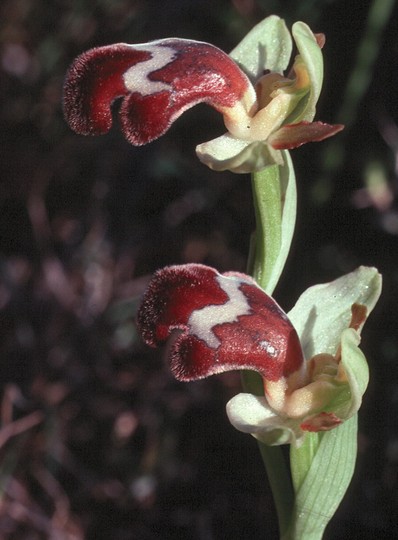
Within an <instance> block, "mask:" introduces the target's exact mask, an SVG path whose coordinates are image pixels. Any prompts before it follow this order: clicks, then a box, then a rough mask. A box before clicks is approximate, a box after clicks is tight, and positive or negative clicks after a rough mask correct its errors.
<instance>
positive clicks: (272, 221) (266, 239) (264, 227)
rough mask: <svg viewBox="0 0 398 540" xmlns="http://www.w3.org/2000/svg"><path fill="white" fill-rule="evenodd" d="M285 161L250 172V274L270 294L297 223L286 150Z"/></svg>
mask: <svg viewBox="0 0 398 540" xmlns="http://www.w3.org/2000/svg"><path fill="white" fill-rule="evenodd" d="M282 155H283V159H284V164H283V166H280V167H267V168H266V169H264V170H263V171H260V172H259V173H255V174H254V175H253V177H254V178H253V187H254V192H255V196H254V200H255V205H256V214H257V216H256V222H257V229H256V257H255V263H254V269H253V276H254V277H255V279H256V281H257V282H258V283H259V284H260V286H261V287H262V288H263V289H264V290H265V291H266V292H267V293H268V294H270V295H271V294H272V293H273V291H274V289H275V287H276V285H277V283H278V280H279V278H280V276H281V274H282V271H283V268H284V266H285V263H286V259H287V256H288V254H289V250H290V246H291V243H292V238H293V234H294V226H295V223H296V206H297V191H296V177H295V174H294V168H293V164H292V161H291V158H290V154H289V152H287V151H286V150H285V151H283V152H282Z"/></svg>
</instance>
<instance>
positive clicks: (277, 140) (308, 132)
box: [268, 122, 344, 150]
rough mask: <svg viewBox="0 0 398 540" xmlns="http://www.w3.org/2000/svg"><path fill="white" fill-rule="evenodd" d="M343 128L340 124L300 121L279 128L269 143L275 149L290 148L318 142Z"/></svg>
mask: <svg viewBox="0 0 398 540" xmlns="http://www.w3.org/2000/svg"><path fill="white" fill-rule="evenodd" d="M342 129H344V126H343V125H341V124H336V125H330V124H324V123H323V122H311V123H310V122H300V123H299V124H289V125H287V126H283V127H281V128H279V129H278V130H277V131H276V132H275V133H273V134H272V135H271V136H270V137H269V139H268V142H269V144H270V145H271V146H272V147H273V148H275V149H277V150H291V149H293V148H298V147H299V146H301V145H302V144H305V143H308V142H319V141H323V140H324V139H327V138H328V137H332V136H333V135H335V134H336V133H338V132H339V131H341V130H342Z"/></svg>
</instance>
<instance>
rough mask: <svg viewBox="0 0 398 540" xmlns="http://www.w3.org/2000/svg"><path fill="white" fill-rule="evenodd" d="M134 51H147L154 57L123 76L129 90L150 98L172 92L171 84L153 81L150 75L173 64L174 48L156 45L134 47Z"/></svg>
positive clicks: (132, 68) (139, 63) (133, 67)
mask: <svg viewBox="0 0 398 540" xmlns="http://www.w3.org/2000/svg"><path fill="white" fill-rule="evenodd" d="M133 49H142V50H144V51H147V52H149V53H151V55H152V57H151V58H149V60H145V61H143V62H138V63H137V64H135V65H134V66H132V67H131V68H129V69H128V70H127V71H126V72H125V73H124V74H123V80H124V84H125V85H126V88H127V90H129V91H130V92H138V93H140V94H141V95H142V96H150V95H151V94H155V93H156V92H161V91H162V90H167V91H169V92H170V90H172V87H171V85H170V84H167V83H164V82H162V81H151V80H150V79H149V77H148V75H149V74H150V73H152V72H153V71H156V70H158V69H161V68H163V67H165V66H167V64H169V63H170V62H172V61H173V60H174V59H175V56H176V51H175V50H174V49H173V48H172V47H166V46H165V47H162V46H160V45H156V44H152V45H148V44H143V45H134V46H133Z"/></svg>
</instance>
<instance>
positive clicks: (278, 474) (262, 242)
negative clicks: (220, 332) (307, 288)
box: [242, 154, 296, 537]
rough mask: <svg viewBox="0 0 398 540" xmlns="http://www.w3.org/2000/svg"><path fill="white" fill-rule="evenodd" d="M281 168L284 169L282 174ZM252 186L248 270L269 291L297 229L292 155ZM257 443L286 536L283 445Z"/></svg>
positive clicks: (288, 483)
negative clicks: (285, 215) (286, 204)
mask: <svg viewBox="0 0 398 540" xmlns="http://www.w3.org/2000/svg"><path fill="white" fill-rule="evenodd" d="M281 170H283V171H284V175H283V176H282V174H281ZM287 173H288V174H287ZM289 175H290V176H289ZM282 178H283V181H284V185H283V186H282ZM287 178H288V179H287ZM289 181H290V184H289ZM288 184H289V202H290V203H291V206H289V212H290V213H291V214H292V216H291V217H290V216H289V219H287V220H285V223H287V225H286V231H285V233H286V236H289V238H285V243H284V245H283V246H282V228H283V207H284V200H285V195H286V190H287V186H288ZM252 189H253V199H254V208H255V217H256V233H255V241H254V243H253V246H252V247H253V248H254V253H252V254H251V256H250V257H249V265H250V268H249V272H250V273H251V274H252V275H253V277H254V279H255V280H256V281H257V283H258V284H259V285H260V286H261V287H262V288H263V289H264V290H265V291H266V292H267V293H268V294H272V292H273V290H274V288H275V285H276V282H277V280H278V278H279V275H280V273H281V271H282V268H283V266H284V263H285V259H286V256H287V252H288V249H289V247H290V242H291V237H292V235H293V230H294V221H295V206H296V192H295V179H294V173H293V167H292V165H291V161H290V157H289V156H288V155H287V154H286V155H285V168H284V169H281V168H280V167H279V166H277V165H274V166H272V167H267V168H265V169H263V170H262V171H260V172H257V173H253V174H252ZM242 384H243V388H244V390H245V391H246V392H250V393H252V394H255V395H261V394H263V384H262V380H261V377H260V376H259V375H258V374H257V373H253V372H243V373H242ZM258 444H259V449H260V453H261V457H262V459H263V462H264V466H265V469H266V472H267V475H268V480H269V483H270V487H271V490H272V494H273V497H274V502H275V507H276V511H277V515H278V523H279V530H280V535H281V537H284V536H285V535H286V534H287V531H288V529H289V525H290V522H291V516H292V512H293V506H294V492H293V486H292V480H291V477H290V474H289V470H288V467H287V463H286V461H285V459H284V456H283V453H282V449H281V448H280V447H278V446H267V445H265V444H263V443H261V442H259V443H258Z"/></svg>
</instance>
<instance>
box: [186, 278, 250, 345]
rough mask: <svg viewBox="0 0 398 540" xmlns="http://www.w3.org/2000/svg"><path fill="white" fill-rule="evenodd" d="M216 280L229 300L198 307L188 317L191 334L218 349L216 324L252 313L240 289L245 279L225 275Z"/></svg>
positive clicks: (233, 320) (228, 321) (232, 320)
mask: <svg viewBox="0 0 398 540" xmlns="http://www.w3.org/2000/svg"><path fill="white" fill-rule="evenodd" d="M216 280H217V281H218V284H219V285H220V287H221V289H222V290H223V291H224V292H225V293H226V294H227V296H228V300H227V301H226V302H225V303H224V304H221V305H218V306H215V305H211V306H205V307H204V308H202V309H196V310H195V311H193V312H192V314H191V316H190V317H189V319H188V326H189V328H190V331H191V334H193V335H194V336H196V337H197V338H198V339H201V340H203V341H204V342H205V343H206V345H207V346H208V347H211V348H212V349H216V348H217V347H218V346H219V345H220V343H221V342H220V340H219V339H218V337H217V336H216V335H215V334H214V332H213V327H214V326H216V325H218V324H225V323H232V322H236V321H237V320H238V317H239V316H240V315H250V313H251V309H250V306H249V303H248V301H247V298H246V296H245V295H244V294H243V292H242V291H241V290H240V289H239V286H240V285H241V284H242V283H243V281H241V280H239V279H236V278H233V277H224V276H216Z"/></svg>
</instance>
